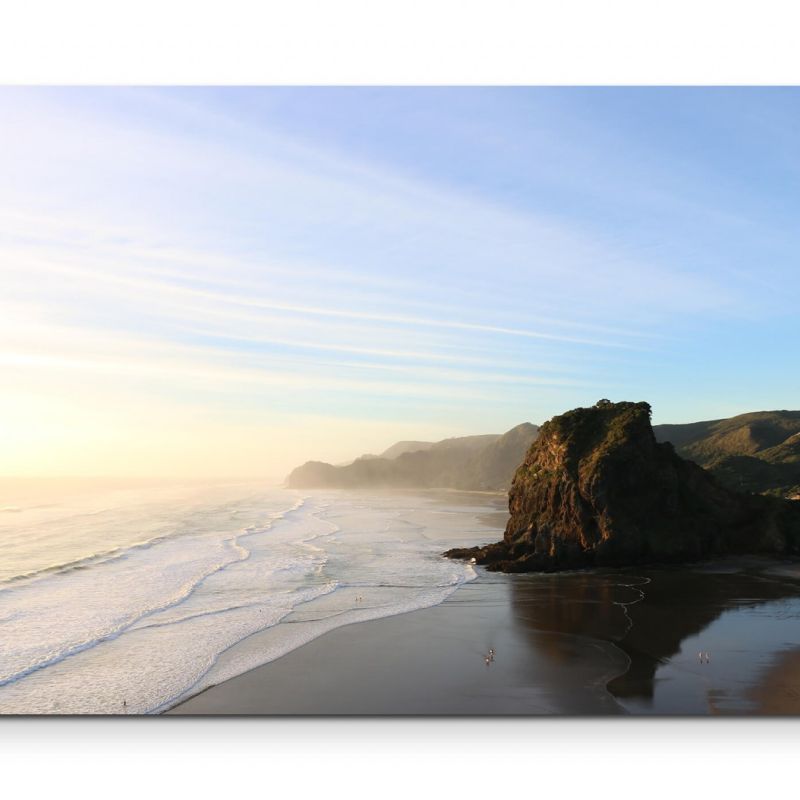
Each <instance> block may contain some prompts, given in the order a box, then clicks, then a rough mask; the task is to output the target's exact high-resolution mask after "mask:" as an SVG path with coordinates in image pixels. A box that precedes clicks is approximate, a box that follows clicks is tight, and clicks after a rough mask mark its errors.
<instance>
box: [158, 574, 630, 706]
mask: <svg viewBox="0 0 800 800" xmlns="http://www.w3.org/2000/svg"><path fill="white" fill-rule="evenodd" d="M514 577H517V578H518V577H519V576H505V575H491V574H483V575H482V576H481V578H480V579H479V580H477V581H474V582H473V583H470V584H467V585H466V586H464V587H463V588H462V589H460V590H459V591H458V592H456V593H455V594H454V595H453V596H452V597H450V598H448V599H447V600H446V601H445V602H443V603H442V604H441V605H438V606H434V607H432V608H427V609H423V610H421V611H415V612H411V613H408V614H402V615H399V616H396V617H392V618H389V619H383V620H376V621H373V622H364V623H358V624H354V625H348V626H345V627H341V628H337V629H336V630H334V631H331V632H330V633H327V634H325V635H324V636H321V637H320V638H318V639H316V640H314V641H313V642H310V643H309V644H307V645H305V646H303V647H301V648H299V649H297V650H294V651H292V652H291V653H289V654H287V655H286V656H284V657H282V658H280V659H278V660H277V661H274V662H272V663H270V664H266V665H265V666H262V667H259V668H257V669H254V670H251V671H250V672H248V673H246V674H244V675H240V676H238V677H236V678H233V679H231V680H229V681H226V682H224V683H221V684H219V685H217V686H213V687H211V688H209V689H207V690H205V691H204V692H202V693H201V694H199V695H196V696H195V697H192V698H191V699H189V700H188V701H186V702H184V703H182V704H181V705H179V706H176V707H175V708H173V709H172V710H171V711H169V712H167V713H170V714H230V715H239V714H287V715H295V714H300V715H304V714H305V715H327V714H336V715H398V714H404V715H407V714H412V715H418V714H437V715H448V714H450V715H492V714H503V715H507V714H617V713H620V707H619V706H618V704H617V703H616V702H615V701H614V699H613V697H612V696H611V695H610V694H609V693H608V692H607V691H606V689H605V684H606V682H607V681H608V680H609V679H610V678H612V677H613V676H614V675H617V674H619V673H620V672H622V671H624V670H625V668H626V666H627V660H626V658H625V657H624V655H623V654H622V653H621V652H619V651H618V650H616V648H614V647H613V646H610V645H609V644H608V643H606V642H603V641H600V640H591V639H587V638H586V637H579V636H573V635H569V634H562V633H558V632H547V631H537V630H534V629H533V628H529V627H528V626H527V625H526V619H525V615H524V611H523V609H524V606H525V604H526V602H530V603H531V604H536V603H537V602H540V600H541V598H540V597H537V590H536V587H535V586H534V585H533V584H531V583H528V589H529V590H530V591H526V589H525V588H524V586H523V588H522V591H521V592H520V589H519V586H520V585H522V584H523V583H524V578H523V581H519V580H518V581H517V587H516V588H514V587H512V580H513V578H514ZM512 592H513V595H512ZM489 648H493V649H494V650H495V651H496V656H495V659H494V661H492V662H491V663H489V664H488V665H487V664H486V662H485V658H484V656H485V654H486V653H487V652H488V650H489Z"/></svg>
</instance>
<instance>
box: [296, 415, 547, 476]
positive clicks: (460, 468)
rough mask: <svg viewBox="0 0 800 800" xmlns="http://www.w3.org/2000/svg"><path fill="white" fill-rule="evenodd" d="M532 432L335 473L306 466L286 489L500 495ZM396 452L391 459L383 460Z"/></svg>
mask: <svg viewBox="0 0 800 800" xmlns="http://www.w3.org/2000/svg"><path fill="white" fill-rule="evenodd" d="M537 431H538V428H537V427H536V426H535V425H531V424H530V423H528V422H524V423H523V424H522V425H517V426H516V427H515V428H512V429H511V430H510V431H507V432H506V433H504V434H503V435H497V434H487V435H484V436H464V437H459V438H454V439H445V440H443V441H441V442H436V443H434V444H430V443H422V444H427V445H428V446H427V447H426V448H425V449H414V450H407V449H405V448H404V447H402V446H400V445H401V444H402V443H398V445H394V446H393V447H391V448H389V450H387V451H386V452H385V453H384V455H383V456H380V457H368V458H363V457H362V458H358V459H356V460H355V461H354V462H353V463H352V464H348V465H346V466H340V467H335V466H332V465H331V464H326V463H324V462H321V461H309V462H307V463H306V464H303V466H301V467H298V468H297V469H295V470H293V471H292V473H291V474H290V475H289V477H288V478H287V479H286V484H287V486H288V487H289V488H291V489H312V488H324V489H379V488H406V489H433V488H438V489H462V490H473V491H505V490H506V489H508V487H509V485H510V484H511V479H512V477H513V475H514V470H515V469H516V467H517V465H518V464H519V463H520V461H521V460H522V459H523V457H524V456H525V452H526V451H527V449H528V447H529V446H530V444H531V442H532V441H533V440H534V439H535V438H536V434H537ZM392 452H399V454H398V455H396V456H395V457H394V458H387V457H386V454H390V453H392Z"/></svg>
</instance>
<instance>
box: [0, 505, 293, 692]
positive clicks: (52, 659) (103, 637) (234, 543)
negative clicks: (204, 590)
mask: <svg viewBox="0 0 800 800" xmlns="http://www.w3.org/2000/svg"><path fill="white" fill-rule="evenodd" d="M305 500H306V498H305V497H303V498H300V499H299V500H298V501H297V502H296V503H295V504H294V506H292V507H291V508H289V509H287V510H285V511H282V512H276V513H273V514H272V515H271V518H270V519H269V521H268V522H267V523H266V524H264V525H263V526H252V525H251V526H248V527H247V528H245V529H243V530H241V531H238V532H237V533H235V534H234V535H232V536H229V537H227V538H223V539H221V540H220V543H221V544H225V545H230V546H231V548H232V549H233V550H234V551H235V552H236V553H237V555H238V557H237V558H229V559H226V560H223V561H219V562H215V563H213V564H211V565H209V567H208V568H206V569H205V570H204V571H203V572H202V573H201V574H200V575H199V576H197V575H196V576H194V577H193V579H192V580H190V581H188V582H186V583H184V584H182V585H181V586H180V587H178V589H177V591H176V592H175V593H173V594H172V595H171V596H170V597H169V598H168V599H167V600H166V601H165V602H162V603H158V604H156V605H153V606H149V607H147V608H144V609H141V608H140V609H136V610H134V611H133V612H132V614H130V615H128V616H127V617H126V618H125V619H124V620H123V621H122V622H120V623H119V624H118V625H114V626H113V627H110V628H108V629H107V630H105V631H104V632H103V633H101V634H99V635H96V636H93V637H91V638H88V639H86V640H84V641H81V642H77V643H75V644H72V645H70V646H68V647H65V648H64V649H62V650H60V651H58V652H57V653H55V654H53V655H51V656H48V657H45V658H43V659H41V660H39V661H36V662H34V663H32V664H29V665H28V666H27V667H25V668H23V669H21V670H18V671H17V672H15V673H13V674H11V675H8V676H6V677H2V676H0V686H5V685H7V684H10V683H13V682H15V681H18V680H20V679H22V678H25V677H26V676H28V675H31V674H32V673H34V672H38V671H39V670H42V669H45V668H47V667H50V666H52V665H54V664H57V663H59V662H61V661H64V660H65V659H67V658H69V657H71V656H73V655H76V654H78V653H81V652H83V651H85V650H88V649H91V648H92V647H95V646H97V645H98V644H100V643H102V642H106V641H111V640H113V639H116V638H117V637H119V636H120V635H121V634H123V633H125V632H126V631H128V630H130V629H131V628H132V627H134V626H136V625H138V624H139V623H140V622H141V621H142V620H144V619H146V618H147V617H150V616H152V615H154V614H157V613H159V612H161V611H166V610H167V609H170V608H174V607H175V606H177V605H180V604H181V603H183V602H185V601H186V599H187V598H189V597H190V596H191V595H192V593H193V592H194V591H195V590H196V589H197V588H198V587H199V586H200V585H202V583H203V581H205V580H206V579H207V578H209V577H210V576H211V575H215V574H217V573H219V572H221V571H222V570H224V569H226V568H227V567H229V566H231V565H232V564H237V563H241V562H242V561H246V560H247V559H248V558H249V557H250V555H251V551H250V550H248V549H247V548H245V547H244V546H243V545H241V544H240V542H239V541H238V540H239V538H243V537H245V536H249V535H253V534H256V533H265V532H267V531H269V530H270V528H271V527H272V526H273V525H274V524H275V523H276V522H278V521H279V520H282V519H285V518H286V516H287V515H289V514H291V513H293V512H295V511H297V510H299V509H300V508H302V507H303V505H304V503H305ZM175 538H178V537H177V536H158V537H154V538H153V539H150V540H147V541H145V542H140V543H137V544H135V545H131V546H129V547H125V548H115V549H114V550H111V551H108V553H110V554H112V555H110V556H109V557H104V556H105V555H106V554H95V555H93V556H89V557H87V558H84V559H77V560H76V561H74V562H69V563H68V564H65V565H58V566H56V567H54V568H46V569H44V570H36V571H34V572H33V573H31V575H32V576H33V579H34V580H35V579H36V578H37V577H38V578H43V577H47V576H50V575H52V574H60V573H63V572H70V571H72V570H75V569H81V568H84V567H88V566H96V565H99V564H106V563H108V562H112V561H117V560H119V559H122V558H125V557H127V556H129V555H131V554H132V553H134V552H136V551H141V550H146V549H149V548H151V547H153V546H154V545H157V544H159V543H163V542H165V541H169V540H172V539H175ZM117 551H119V552H118V553H117ZM115 553H117V554H115ZM26 577H30V576H18V577H17V578H12V579H11V581H7V582H6V583H9V582H14V583H15V582H17V581H20V580H23V579H25V578H26ZM18 588H19V587H18V586H16V585H15V586H14V589H18ZM10 590H11V589H10V588H8V589H5V590H0V594H2V593H3V592H4V591H5V592H8V591H10ZM215 613H219V612H215Z"/></svg>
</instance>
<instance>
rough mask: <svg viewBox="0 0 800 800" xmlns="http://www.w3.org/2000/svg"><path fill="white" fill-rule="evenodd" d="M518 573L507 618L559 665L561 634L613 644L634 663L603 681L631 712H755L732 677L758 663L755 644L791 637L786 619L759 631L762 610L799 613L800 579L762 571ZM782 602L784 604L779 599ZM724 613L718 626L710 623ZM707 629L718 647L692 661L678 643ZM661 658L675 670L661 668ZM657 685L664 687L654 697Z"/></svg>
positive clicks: (776, 644) (778, 643) (781, 646)
mask: <svg viewBox="0 0 800 800" xmlns="http://www.w3.org/2000/svg"><path fill="white" fill-rule="evenodd" d="M515 577H518V578H520V579H519V580H514V581H512V582H511V602H512V605H513V608H514V614H513V615H512V618H513V620H514V624H515V625H517V626H519V627H520V628H521V629H524V630H525V631H526V632H527V635H528V636H529V637H530V639H531V642H532V644H533V645H534V647H535V649H536V650H537V652H539V653H541V654H542V656H543V657H546V658H547V659H549V660H550V662H551V663H552V664H553V665H559V664H564V663H565V660H566V659H568V658H569V653H568V651H567V650H565V647H564V638H563V634H568V635H571V636H576V637H587V638H589V639H592V640H601V641H604V642H610V643H613V644H614V645H615V646H616V647H617V648H619V649H620V650H621V651H622V652H623V653H624V654H625V656H627V658H628V659H629V661H630V663H629V666H628V667H627V669H624V668H623V670H621V674H619V675H618V676H617V677H614V678H613V679H612V680H610V681H609V683H608V685H607V689H608V691H609V692H610V693H611V694H612V695H613V697H614V698H616V699H617V701H618V702H620V703H621V704H622V706H623V707H625V708H627V709H628V710H629V711H633V712H635V713H648V712H649V713H707V712H709V711H711V712H714V711H726V710H727V711H734V712H736V711H739V712H741V711H744V710H750V711H752V710H754V709H753V708H752V707H750V706H745V705H743V704H742V703H738V694H740V692H739V689H738V687H737V686H736V685H735V683H736V681H735V680H734V679H733V678H732V677H731V675H733V674H738V675H743V674H744V673H745V672H747V671H748V670H749V671H750V673H753V674H754V671H756V667H764V666H765V663H764V658H765V657H764V656H763V655H761V654H760V653H759V652H758V650H759V649H762V648H763V649H764V650H765V652H768V654H769V655H770V656H773V655H775V654H776V653H778V652H780V651H782V650H785V649H786V647H787V646H789V645H791V644H792V643H791V642H787V641H786V640H785V636H786V630H787V627H786V626H785V625H784V626H783V627H782V628H779V627H775V630H774V636H775V641H769V640H768V639H765V636H766V635H767V634H766V629H765V627H764V623H763V619H764V618H765V617H766V618H772V617H778V616H781V615H784V616H785V615H786V614H790V615H794V614H795V613H800V583H798V582H796V581H794V580H791V579H787V578H785V577H778V576H774V575H768V574H766V573H765V572H764V571H763V570H761V569H749V570H747V569H745V570H742V571H728V572H722V571H719V570H715V569H713V568H707V569H693V570H688V569H666V568H665V569H649V570H644V571H636V572H632V571H615V572H602V573H601V572H596V573H571V574H570V573H562V574H559V575H546V576H545V575H538V576H515ZM787 600H789V601H790V602H789V603H788V604H787V603H786V602H784V603H780V602H777V601H787ZM723 615H725V619H724V621H723V623H722V624H720V625H718V627H719V628H720V631H716V629H715V624H716V623H715V621H717V620H719V618H720V617H722V616H723ZM723 629H724V632H723ZM706 631H708V635H707V637H706V638H707V639H708V640H709V642H714V643H715V644H717V647H718V648H724V652H723V651H722V650H721V651H720V652H719V658H718V659H717V660H716V661H713V663H712V659H713V655H714V654H713V652H711V648H710V647H708V643H707V644H706V648H707V650H708V652H709V657H708V659H707V660H706V659H705V658H703V659H700V660H699V659H698V654H697V651H694V652H693V653H692V654H691V657H692V659H693V663H689V661H688V659H689V655H688V654H685V653H682V648H683V647H684V646H688V644H689V643H690V642H692V641H693V640H694V637H697V636H698V635H705V634H703V632H706ZM554 633H556V634H562V635H556V636H554V635H553V634H554ZM798 636H799V637H800V631H798ZM781 637H783V638H781ZM700 641H701V644H702V636H701V639H700ZM796 644H797V645H800V638H798V641H797V642H796ZM665 665H669V666H670V668H671V672H670V671H669V670H666V671H665V670H664V669H663V667H665ZM659 668H662V669H661V670H659ZM679 669H680V670H681V672H680V674H678V672H677V671H678V670H679ZM662 673H663V675H662ZM657 685H659V686H662V687H663V688H664V691H662V692H661V693H660V695H659V696H658V697H656V686H657ZM681 692H682V693H683V695H681ZM741 694H742V696H744V693H743V692H741ZM720 700H722V702H720Z"/></svg>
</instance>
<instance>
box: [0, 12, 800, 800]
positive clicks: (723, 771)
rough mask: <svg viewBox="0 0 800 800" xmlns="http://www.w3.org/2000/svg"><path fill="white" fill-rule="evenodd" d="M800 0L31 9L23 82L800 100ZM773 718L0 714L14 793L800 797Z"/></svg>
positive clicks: (19, 42) (12, 66) (791, 758)
mask: <svg viewBox="0 0 800 800" xmlns="http://www.w3.org/2000/svg"><path fill="white" fill-rule="evenodd" d="M799 17H800V10H798V6H797V4H795V3H791V2H785V1H784V0H780V1H776V0H761V2H759V3H758V4H755V3H752V2H741V1H740V0H726V2H715V1H713V0H712V1H709V0H706V1H705V2H699V0H693V2H689V0H670V2H660V3H656V2H650V1H649V0H625V1H623V0H605V1H604V2H601V0H593V1H590V0H581V2H576V0H558V2H556V0H552V2H547V3H544V2H530V1H528V2H525V1H524V0H494V2H492V3H489V2H484V1H483V0H482V1H481V2H474V0H425V1H424V2H422V1H421V0H405V2H402V3H401V2H395V1H394V0H393V1H392V2H386V0H370V1H369V2H367V0H359V1H356V0H338V1H337V2H332V1H331V0H329V2H309V0H292V1H291V2H281V3H275V2H271V3H266V2H263V1H262V2H242V0H226V2H225V3H210V2H204V1H203V0H195V1H194V2H187V1H186V0H159V1H158V2H156V1H155V0H139V2H137V3H133V2H128V3H123V2H108V0H102V1H101V0H72V1H71V2H57V0H48V1H47V2H42V0H27V1H26V2H25V3H22V2H19V3H16V4H15V6H14V7H13V8H10V7H9V6H8V4H7V5H6V7H4V8H3V12H2V17H1V18H0V82H3V83H7V84H8V83H12V84H13V83H29V84H30V83H33V84H36V83H51V84H68V83H93V84H98V83H99V84H119V83H126V84H130V83H160V84H164V83H192V84H198V83H214V84H229V83H239V84H259V83H281V84H303V83H316V84H335V83H346V84H382V83H390V84H395V83H403V84H431V83H457V84H470V83H477V84H493V83H498V84H527V83H534V84H575V83H580V84H604V83H612V84H621V83H622V84H649V83H656V84H665V83H669V84H694V83H724V84H732V83H742V84H761V83H779V84H791V83H798V82H800V58H798V55H797V54H798V50H797V31H798V30H800V24H798V23H800V19H799ZM799 732H800V726H798V723H797V722H796V721H794V720H791V721H764V720H755V719H752V720H734V721H727V722H723V721H718V720H707V719H698V720H690V721H688V720H678V721H669V720H655V721H654V720H642V719H625V720H603V721H595V720H564V719H558V718H550V719H542V720H533V719H531V720H491V721H486V720H460V721H459V720H442V719H432V720H318V721H309V720H291V719H282V720H269V719H250V720H185V719H182V720H177V719H171V720H167V719H161V720H158V719H156V720H94V719H85V720H78V719H71V720H52V719H48V720H42V719H24V720H8V719H0V736H2V742H0V748H2V749H1V750H0V753H1V754H2V759H1V760H0V763H1V764H2V769H3V789H4V795H5V796H8V797H28V796H30V795H31V794H33V796H39V795H40V794H43V793H45V792H46V793H47V794H49V795H56V796H59V797H61V796H63V795H65V794H66V795H68V796H79V797H86V796H88V797H103V798H107V797H112V798H115V799H116V798H119V797H121V798H129V797H130V798H134V797H135V798H137V800H138V799H139V798H142V797H149V796H156V797H167V796H170V795H174V796H176V797H181V798H184V797H194V796H200V797H237V796H247V797H250V796H256V797H261V796H264V797H268V798H273V797H280V796H288V797H312V798H313V797H315V796H317V795H319V796H321V797H325V798H326V800H327V798H329V797H331V796H333V797H348V798H352V797H371V798H372V797H381V798H383V797H390V798H391V797H402V798H412V797H413V798H416V797H448V798H449V797H455V798H461V797H464V796H467V797H472V796H475V797H477V796H481V797H486V796H487V795H488V796H492V797H502V796H513V795H523V796H525V795H530V796H533V797H545V798H547V799H548V800H550V799H551V798H554V797H557V798H561V797H572V796H577V797H586V798H591V799H592V800H598V798H605V797H614V798H620V797H626V796H637V797H646V798H648V800H650V798H656V799H657V798H662V797H664V798H670V800H673V799H674V798H677V797H681V798H683V797H687V798H691V800H694V798H700V799H701V800H705V799H706V798H708V797H713V798H725V800H728V798H731V797H740V796H742V797H745V796H750V797H753V796H756V797H761V796H766V795H767V794H773V795H778V794H779V793H780V792H782V791H785V793H786V796H789V795H790V794H791V792H792V791H793V789H794V787H795V784H796V782H797V781H796V774H795V773H796V769H795V763H796V753H797V745H798V738H799V737H798V733H799Z"/></svg>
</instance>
